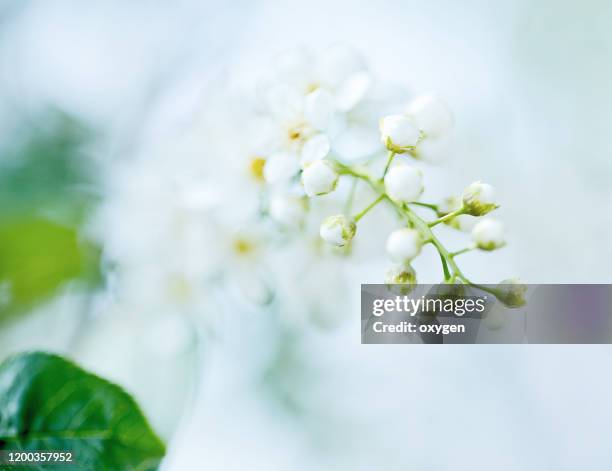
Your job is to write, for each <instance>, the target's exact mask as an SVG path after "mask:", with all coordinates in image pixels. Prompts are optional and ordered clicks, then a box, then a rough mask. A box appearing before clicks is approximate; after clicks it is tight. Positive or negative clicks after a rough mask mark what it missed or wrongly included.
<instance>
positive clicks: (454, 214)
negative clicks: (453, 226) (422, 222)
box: [428, 207, 465, 227]
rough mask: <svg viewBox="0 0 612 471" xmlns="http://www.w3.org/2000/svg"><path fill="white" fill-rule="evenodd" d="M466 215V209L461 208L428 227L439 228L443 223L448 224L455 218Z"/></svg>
mask: <svg viewBox="0 0 612 471" xmlns="http://www.w3.org/2000/svg"><path fill="white" fill-rule="evenodd" d="M464 213H465V208H463V207H461V208H459V209H457V210H455V211H452V212H450V213H448V214H446V215H444V216H442V217H441V218H440V219H436V220H435V221H432V222H430V223H429V224H428V225H429V227H434V226H437V225H438V224H440V223H442V222H446V221H449V220H451V219H453V218H454V217H457V216H459V215H461V214H464Z"/></svg>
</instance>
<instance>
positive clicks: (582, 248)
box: [0, 0, 612, 470]
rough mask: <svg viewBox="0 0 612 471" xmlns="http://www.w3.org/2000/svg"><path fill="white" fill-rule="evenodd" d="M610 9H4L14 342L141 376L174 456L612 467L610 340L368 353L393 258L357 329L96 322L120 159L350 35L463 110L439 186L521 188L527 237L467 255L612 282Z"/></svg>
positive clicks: (0, 76)
mask: <svg viewBox="0 0 612 471" xmlns="http://www.w3.org/2000/svg"><path fill="white" fill-rule="evenodd" d="M611 21H612V4H610V2H606V1H605V0H601V1H597V0H589V1H584V2H553V1H547V0H545V1H540V2H530V1H526V0H515V1H501V2H487V1H477V0H474V1H469V2H453V1H450V0H448V1H446V0H436V1H429V2H416V1H410V0H408V1H401V2H400V1H380V2H369V3H364V2H356V1H353V2H348V1H332V2H330V1H318V0H311V1H303V2H292V1H257V0H255V1H232V2H201V1H191V0H189V1H188V0H180V1H175V2H160V1H131V2H121V1H110V0H108V1H99V2H93V1H92V2H76V1H59V0H58V1H54V2H46V1H17V0H13V1H10V0H9V1H6V0H5V1H2V2H0V71H1V73H0V322H1V324H0V355H1V356H2V357H4V356H6V355H7V354H9V353H11V352H13V351H17V350H23V349H26V348H46V349H50V350H56V351H61V352H64V353H67V354H69V355H71V356H73V357H75V358H76V359H77V360H78V361H80V362H82V363H84V364H85V365H86V366H88V367H89V368H91V369H93V370H95V371H97V372H99V373H101V374H104V375H105V376H108V377H110V378H111V379H114V380H116V381H118V382H120V383H121V384H124V385H125V386H126V387H127V388H128V389H129V390H131V391H132V392H134V393H135V394H136V396H137V397H138V398H139V399H140V401H141V402H142V404H143V406H144V407H145V410H146V411H147V412H148V414H149V416H150V417H151V420H152V422H153V424H154V425H155V426H156V428H157V429H158V430H160V433H162V435H164V436H165V437H166V438H167V439H169V440H170V443H171V447H170V453H169V456H168V459H167V462H166V463H165V466H166V467H167V469H199V468H200V467H202V468H206V469H224V470H230V469H265V470H275V469H279V470H281V469H283V470H286V469H296V470H299V469H364V470H365V469H368V470H369V469H423V470H438V469H459V470H461V469H485V467H487V468H489V467H491V466H494V467H495V468H496V469H500V470H506V469H508V470H510V469H534V470H535V469H538V470H539V469H547V468H554V469H559V470H563V469H576V468H578V467H580V468H583V469H608V468H609V465H610V463H611V462H612V451H610V447H609V444H608V443H607V442H608V440H607V437H608V436H609V433H610V423H612V421H611V418H612V408H611V407H610V405H609V403H608V398H609V396H610V393H611V392H612V383H610V381H609V380H608V379H607V378H606V376H605V373H604V372H605V371H606V366H607V364H608V363H609V361H610V358H611V357H612V355H611V352H610V349H609V348H608V347H605V346H588V347H586V346H582V347H581V346H554V347H553V346H548V347H539V346H495V347H492V346H473V347H472V348H470V347H466V346H456V347H451V346H445V347H440V346H427V347H426V346H362V345H360V344H359V332H358V329H359V327H358V316H357V314H356V312H357V311H356V308H355V306H357V304H356V300H357V299H358V295H359V283H366V282H369V283H375V282H377V281H378V280H379V278H380V273H381V272H382V270H383V269H384V263H383V262H382V261H380V260H377V259H375V258H373V259H372V260H366V261H365V262H364V263H363V264H362V266H359V267H357V268H356V269H355V271H354V276H353V278H354V284H353V288H352V289H348V290H346V292H345V293H344V294H343V295H342V296H339V297H338V303H337V306H336V309H337V310H339V311H347V312H349V313H350V312H353V311H354V313H355V315H354V316H353V317H351V315H348V316H347V318H348V320H347V321H346V322H344V323H343V324H342V325H341V326H339V327H337V328H335V329H333V330H321V329H315V328H313V329H305V330H304V331H301V332H299V333H296V332H285V331H283V327H282V326H279V324H278V323H277V322H275V320H274V313H270V312H268V313H266V314H265V315H262V314H261V313H260V312H252V310H251V309H250V308H249V307H248V306H244V305H239V306H237V307H233V308H232V309H231V312H232V316H231V317H230V318H228V319H226V320H224V331H223V335H219V336H218V337H216V338H215V341H214V345H207V347H206V348H205V349H204V352H203V353H202V352H201V351H200V349H195V348H194V347H193V342H192V339H191V337H190V335H191V334H190V333H189V330H188V329H187V328H186V327H185V326H183V325H179V326H177V325H175V324H173V323H168V322H167V319H166V318H165V317H163V316H152V317H151V318H149V319H142V318H138V319H132V318H131V317H130V316H129V315H128V314H126V315H117V316H113V317H112V318H111V319H112V320H108V319H105V318H103V317H102V318H100V317H101V316H97V315H96V313H97V312H100V311H101V310H104V303H105V302H108V300H105V299H104V298H102V299H101V298H100V297H99V296H95V297H94V296H92V295H91V293H93V292H100V291H104V290H105V289H107V288H108V287H109V286H110V285H112V283H113V280H112V277H109V276H106V274H107V273H108V270H107V268H108V267H106V266H105V259H104V257H103V251H104V247H103V246H102V245H101V244H100V241H99V240H97V238H96V236H95V233H94V231H93V230H92V228H91V227H90V225H89V224H88V223H89V221H90V216H91V214H92V213H93V212H95V211H96V208H97V207H98V205H99V204H101V202H103V201H104V200H105V198H107V197H108V194H107V192H108V191H109V185H108V184H107V183H108V179H109V175H112V172H111V170H110V169H112V167H113V165H114V164H115V163H116V162H120V161H125V160H129V159H131V158H133V156H134V155H141V154H142V153H143V151H147V150H149V149H152V148H153V147H154V146H155V143H156V142H159V140H160V139H161V137H160V136H164V135H165V134H170V133H172V132H173V130H176V129H180V128H181V126H183V125H184V124H185V121H186V120H187V119H188V117H189V116H192V114H193V112H194V110H195V109H196V108H197V107H199V106H206V104H205V103H203V102H202V100H201V91H202V88H203V87H204V84H210V83H214V80H211V79H212V78H215V77H218V76H219V75H220V74H223V73H240V74H245V75H247V76H248V74H249V73H250V71H252V70H254V69H255V68H258V67H263V66H265V64H266V63H267V62H268V61H269V60H270V57H272V56H273V55H274V54H275V53H277V52H280V51H283V50H285V49H287V48H290V47H292V46H295V45H300V44H303V45H308V46H311V47H313V48H322V47H325V46H327V45H329V44H332V43H336V42H343V43H347V44H350V45H352V46H355V47H356V48H357V49H359V50H361V51H362V52H363V53H364V55H365V57H366V58H367V60H368V62H369V64H370V66H371V69H372V70H374V71H375V73H376V74H377V75H378V76H380V77H381V78H383V79H385V80H390V81H394V82H402V83H406V84H408V85H409V86H410V87H412V89H413V90H414V91H415V92H425V91H431V90H433V91H436V92H439V93H441V94H442V95H443V96H444V97H446V99H447V101H448V102H449V103H450V104H451V106H452V108H453V109H454V111H455V114H456V118H457V127H456V131H455V135H456V138H455V144H456V145H455V146H454V149H455V150H454V152H453V155H452V158H451V159H450V160H449V161H448V162H447V163H445V164H444V166H443V167H440V168H439V169H436V170H434V171H435V172H436V177H437V178H438V180H437V181H438V182H439V188H440V189H439V196H443V195H445V194H446V193H449V192H458V191H460V190H461V189H462V188H463V187H464V186H465V185H466V184H467V183H469V182H470V181H472V180H474V179H475V178H481V179H482V180H484V181H487V182H490V183H492V184H493V185H494V186H495V187H496V188H497V189H498V191H499V199H500V201H501V203H502V209H501V210H500V217H501V218H502V219H503V220H504V221H505V223H506V226H507V227H508V229H509V233H510V235H509V242H510V243H509V246H508V247H507V248H505V249H504V250H502V251H500V252H499V253H496V254H494V256H491V257H483V256H482V255H480V254H468V255H466V256H465V259H464V260H463V266H465V268H466V271H467V272H468V273H470V275H471V277H472V278H474V279H479V280H482V281H483V282H496V281H498V280H500V279H503V278H507V277H508V276H520V277H521V278H522V279H523V280H525V281H527V282H531V283H609V282H611V281H612V271H611V270H610V263H609V262H610V260H612V245H611V244H610V242H609V241H610V240H612V211H610V207H611V206H612V185H611V184H610V181H611V177H612V159H611V157H612V141H611V140H610V138H609V130H608V127H609V126H610V123H612V61H610V57H611V49H612V32H611V30H610V28H609V25H610V24H611ZM228 71H229V72H228ZM143 237H146V234H143ZM377 255H378V254H377ZM417 269H418V272H419V274H420V277H421V280H423V281H436V280H437V277H439V274H438V273H437V271H438V270H439V268H438V266H437V265H434V264H433V263H429V261H428V260H427V259H424V261H423V262H422V263H421V264H420V265H417ZM9 286H10V288H9ZM352 310H353V311H352ZM136 338H138V339H139V340H138V341H135V339H136ZM126 357H127V358H129V361H127V360H126ZM186 411H188V412H186Z"/></svg>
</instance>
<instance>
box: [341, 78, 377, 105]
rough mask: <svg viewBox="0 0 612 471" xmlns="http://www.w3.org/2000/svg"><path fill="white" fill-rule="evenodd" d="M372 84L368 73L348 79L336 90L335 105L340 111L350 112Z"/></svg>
mask: <svg viewBox="0 0 612 471" xmlns="http://www.w3.org/2000/svg"><path fill="white" fill-rule="evenodd" d="M371 84H372V77H371V76H370V74H368V73H367V72H358V73H356V74H353V75H351V76H350V77H349V78H347V79H346V80H345V81H344V82H342V84H340V86H339V87H338V89H337V90H336V93H335V98H336V100H335V104H336V108H337V109H338V110H340V111H348V110H350V109H352V108H354V107H355V105H357V104H358V103H359V102H361V100H362V99H363V97H364V96H365V95H366V93H367V91H368V90H369V88H370V85H371Z"/></svg>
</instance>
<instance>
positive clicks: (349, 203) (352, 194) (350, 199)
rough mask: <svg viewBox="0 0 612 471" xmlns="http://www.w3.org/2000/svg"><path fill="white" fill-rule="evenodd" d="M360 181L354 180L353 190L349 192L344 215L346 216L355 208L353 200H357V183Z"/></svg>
mask: <svg viewBox="0 0 612 471" xmlns="http://www.w3.org/2000/svg"><path fill="white" fill-rule="evenodd" d="M358 181H359V180H358V179H357V178H354V179H353V181H352V183H351V189H350V191H349V195H348V198H347V200H346V206H345V207H344V213H345V214H349V213H350V212H351V209H352V208H353V199H354V198H355V190H356V188H357V182H358Z"/></svg>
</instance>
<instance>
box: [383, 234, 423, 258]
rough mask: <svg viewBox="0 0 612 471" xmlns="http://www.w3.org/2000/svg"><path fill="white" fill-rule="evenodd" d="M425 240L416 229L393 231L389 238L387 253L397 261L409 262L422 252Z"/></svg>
mask: <svg viewBox="0 0 612 471" xmlns="http://www.w3.org/2000/svg"><path fill="white" fill-rule="evenodd" d="M422 245H423V241H422V239H421V235H420V234H419V233H418V232H417V231H416V230H414V229H408V228H402V229H397V230H395V231H393V232H392V233H391V234H390V235H389V238H388V239H387V254H388V255H389V258H390V259H391V260H392V261H394V262H396V263H408V262H409V261H410V260H412V259H413V258H414V257H416V256H417V255H418V254H419V253H420V252H421V246H422Z"/></svg>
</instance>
